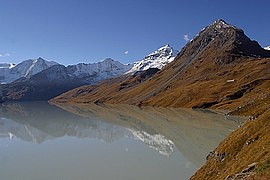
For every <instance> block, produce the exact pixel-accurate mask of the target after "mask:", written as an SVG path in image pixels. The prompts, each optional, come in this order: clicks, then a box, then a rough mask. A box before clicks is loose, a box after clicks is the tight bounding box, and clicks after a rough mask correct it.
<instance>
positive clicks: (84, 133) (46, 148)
mask: <svg viewBox="0 0 270 180" xmlns="http://www.w3.org/2000/svg"><path fill="white" fill-rule="evenodd" d="M240 121H241V119H240V118H237V117H225V116H224V115H223V113H221V112H215V111H209V110H204V111H201V110H190V109H169V108H153V107H144V108H139V107H133V106H127V105H117V106H116V105H114V106H113V105H106V106H105V105H101V106H97V105H87V106H86V105H84V106H83V105H81V106H67V105H66V106H59V105H58V107H57V106H52V105H49V104H47V103H42V102H36V103H8V104H2V105H0V162H1V163H0V179H1V180H152V179H153V180H179V179H188V178H189V177H190V176H191V175H192V174H193V173H194V172H195V171H196V170H197V169H198V168H199V167H200V166H201V165H202V164H203V163H204V162H205V157H206V156H207V154H208V153H209V152H210V151H211V150H213V149H214V148H215V147H216V146H217V145H218V143H219V142H220V141H221V140H222V139H224V137H225V136H226V135H228V134H229V133H230V132H232V131H233V130H235V129H236V128H237V126H238V125H239V122H240Z"/></svg>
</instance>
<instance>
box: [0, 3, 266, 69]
mask: <svg viewBox="0 0 270 180" xmlns="http://www.w3.org/2000/svg"><path fill="white" fill-rule="evenodd" d="M269 13H270V1H269V0H260V1H254V0H226V1H225V0H223V1H218V0H216V1H214V0H213V1H209V0H200V1H199V0H198V1H192V0H186V1H180V0H162V1H161V0H95V1H93V0H0V62H15V63H18V62H20V61H22V60H25V59H29V58H37V57H43V58H45V59H48V60H55V61H57V62H60V63H63V64H65V65H67V64H75V63H78V62H86V63H90V62H97V61H100V60H102V59H104V58H106V57H111V58H113V59H115V60H119V61H121V62H123V63H129V62H133V61H135V60H140V59H142V58H143V57H144V56H145V55H147V54H149V53H151V52H152V51H154V50H156V49H157V48H159V47H160V46H163V45H164V44H167V43H169V44H170V45H171V46H173V47H174V48H175V49H181V48H182V47H183V46H184V45H185V44H186V41H185V40H184V38H183V37H184V35H188V36H189V38H192V37H193V36H195V35H196V34H197V33H198V32H199V31H200V30H201V29H202V28H203V27H205V26H206V25H208V24H210V23H212V22H213V21H214V20H216V19H218V18H222V19H224V20H225V21H227V22H228V23H230V24H233V25H235V26H237V27H240V28H242V29H244V31H245V32H246V34H247V35H248V36H249V37H250V38H251V39H255V40H257V41H258V42H259V43H260V44H261V45H262V46H266V45H270V17H269ZM126 51H128V53H125V52H126Z"/></svg>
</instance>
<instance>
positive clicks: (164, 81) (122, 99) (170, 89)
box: [53, 20, 270, 109]
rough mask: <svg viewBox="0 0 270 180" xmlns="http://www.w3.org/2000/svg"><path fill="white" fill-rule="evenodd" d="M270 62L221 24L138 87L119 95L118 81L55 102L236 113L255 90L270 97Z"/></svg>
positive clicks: (251, 43)
mask: <svg viewBox="0 0 270 180" xmlns="http://www.w3.org/2000/svg"><path fill="white" fill-rule="evenodd" d="M266 57H270V51H267V50H265V49H263V48H261V47H260V45H259V44H258V43H257V42H256V41H252V40H250V39H249V38H248V37H247V36H246V35H245V34H244V32H243V30H241V29H238V28H236V27H234V26H232V25H229V24H227V23H225V22H224V21H223V20H217V21H215V22H214V23H213V24H211V25H210V26H208V27H206V28H205V29H204V30H202V31H201V32H200V33H199V34H198V36H196V37H195V38H194V39H193V40H192V41H191V42H189V43H188V44H187V45H186V46H185V47H184V48H183V49H182V51H181V52H180V53H179V54H178V56H177V57H176V58H175V60H174V61H173V62H171V63H170V64H168V65H167V66H166V67H164V69H162V70H161V71H160V72H158V73H157V74H156V75H154V76H153V77H152V78H150V79H148V80H146V81H144V82H141V83H140V84H137V85H136V86H130V87H129V86H128V85H127V86H128V87H129V88H125V89H121V88H119V89H117V88H116V87H118V86H119V84H120V83H121V82H122V81H121V82H119V81H117V80H116V81H114V82H110V83H101V84H100V85H99V86H95V87H86V86H85V87H83V88H82V89H88V88H90V89H91V92H87V93H84V94H76V93H77V91H80V90H79V89H76V91H74V92H72V91H70V92H68V93H67V94H69V95H70V96H69V97H65V95H67V94H65V95H61V96H60V97H57V98H55V99H54V100H53V101H55V102H56V101H58V99H61V100H63V99H65V101H66V102H67V101H68V102H71V103H73V102H75V103H76V102H100V103H111V104H114V103H122V104H134V105H145V106H147V105H152V106H163V107H168V106H169V107H189V108H190V107H202V108H205V107H211V106H213V107H218V108H222V109H227V108H228V109H234V108H236V107H237V106H238V104H245V103H248V102H246V101H245V96H247V95H248V94H250V93H251V94H254V93H256V94H257V95H259V94H258V91H254V90H255V89H256V90H257V89H260V92H259V93H267V89H268V84H270V83H269V79H270V72H269V68H270V63H269V62H270V60H269V59H267V58H266ZM260 87H263V89H261V88H260ZM72 94H73V95H72ZM239 101H240V102H239ZM232 102H239V103H232Z"/></svg>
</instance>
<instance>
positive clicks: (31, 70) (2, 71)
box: [0, 58, 58, 84]
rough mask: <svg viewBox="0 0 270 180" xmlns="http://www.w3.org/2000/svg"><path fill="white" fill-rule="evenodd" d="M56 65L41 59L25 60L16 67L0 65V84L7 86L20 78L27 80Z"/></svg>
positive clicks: (13, 65)
mask: <svg viewBox="0 0 270 180" xmlns="http://www.w3.org/2000/svg"><path fill="white" fill-rule="evenodd" d="M57 64H58V63H56V62H54V61H46V60H44V59H42V58H38V59H29V60H25V61H23V62H21V63H19V64H17V65H15V64H13V63H11V64H7V63H2V64H0V84H7V83H10V82H12V81H15V80H17V79H19V78H22V77H24V78H29V77H31V76H32V75H34V74H37V73H39V72H41V71H43V70H45V69H47V68H49V67H51V66H54V65H57Z"/></svg>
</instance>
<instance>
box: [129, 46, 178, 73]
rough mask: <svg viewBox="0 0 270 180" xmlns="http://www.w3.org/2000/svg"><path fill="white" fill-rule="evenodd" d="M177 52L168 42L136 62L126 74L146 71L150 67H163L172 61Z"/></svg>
mask: <svg viewBox="0 0 270 180" xmlns="http://www.w3.org/2000/svg"><path fill="white" fill-rule="evenodd" d="M177 54H178V51H176V50H174V49H173V48H172V47H171V46H170V45H169V44H166V45H165V46H163V47H160V48H159V49H158V50H156V51H154V52H153V53H151V54H149V55H148V56H146V57H145V58H144V59H143V60H141V61H137V62H135V63H134V65H133V67H132V68H131V69H130V70H129V71H128V72H126V74H134V73H135V72H138V71H145V70H147V69H149V68H158V69H162V68H163V67H164V66H165V65H167V64H168V63H170V62H172V61H173V60H174V58H175V57H176V55H177Z"/></svg>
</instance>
